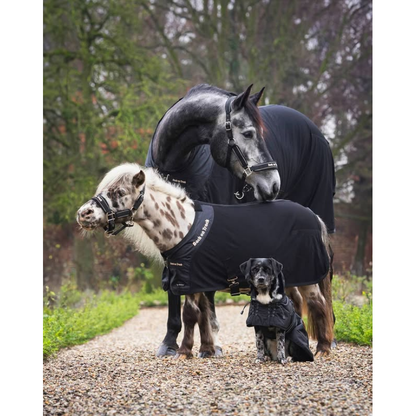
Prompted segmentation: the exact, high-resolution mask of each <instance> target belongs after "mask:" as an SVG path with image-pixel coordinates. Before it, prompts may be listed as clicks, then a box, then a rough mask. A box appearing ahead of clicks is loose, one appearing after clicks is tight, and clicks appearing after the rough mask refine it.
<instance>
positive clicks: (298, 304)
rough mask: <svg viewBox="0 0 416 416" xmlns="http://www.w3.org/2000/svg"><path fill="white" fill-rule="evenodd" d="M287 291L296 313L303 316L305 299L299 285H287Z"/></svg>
mask: <svg viewBox="0 0 416 416" xmlns="http://www.w3.org/2000/svg"><path fill="white" fill-rule="evenodd" d="M285 293H286V295H287V296H289V298H290V299H291V300H292V302H293V306H294V307H295V311H296V313H297V314H298V315H299V316H300V317H301V316H302V307H303V299H302V295H301V294H300V292H299V289H298V288H297V287H287V288H286V289H285Z"/></svg>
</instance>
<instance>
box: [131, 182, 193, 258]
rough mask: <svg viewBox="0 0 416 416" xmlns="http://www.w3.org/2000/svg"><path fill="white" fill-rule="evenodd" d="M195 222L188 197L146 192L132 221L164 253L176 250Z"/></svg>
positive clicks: (150, 190) (152, 191) (153, 191)
mask: <svg viewBox="0 0 416 416" xmlns="http://www.w3.org/2000/svg"><path fill="white" fill-rule="evenodd" d="M194 220H195V210H194V203H193V202H192V200H191V199H190V198H188V197H187V196H184V195H182V196H181V197H176V196H173V195H169V194H166V193H164V192H162V191H155V190H152V189H146V196H145V199H144V200H143V204H142V206H141V207H140V210H139V211H138V212H137V214H136V216H135V222H137V223H138V224H139V226H140V227H141V228H142V229H143V231H144V232H145V233H146V234H147V236H148V237H149V238H150V239H151V240H152V241H153V243H154V244H155V245H156V247H157V248H158V250H159V251H160V252H161V253H163V252H164V251H167V250H170V249H171V248H173V247H175V246H176V245H177V244H178V243H179V242H180V241H181V240H182V239H183V238H184V236H185V235H186V234H187V233H188V231H189V229H190V228H191V226H192V224H193V223H194Z"/></svg>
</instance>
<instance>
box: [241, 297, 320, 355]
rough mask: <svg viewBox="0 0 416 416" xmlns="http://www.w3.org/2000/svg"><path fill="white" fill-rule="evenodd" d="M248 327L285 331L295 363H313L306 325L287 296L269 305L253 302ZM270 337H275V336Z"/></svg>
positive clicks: (247, 322)
mask: <svg viewBox="0 0 416 416" xmlns="http://www.w3.org/2000/svg"><path fill="white" fill-rule="evenodd" d="M246 325H247V326H249V327H250V326H262V327H267V328H269V327H274V328H279V329H281V330H283V331H285V339H286V342H287V343H288V353H289V355H290V356H291V357H292V359H293V361H313V354H312V351H311V350H310V348H309V339H308V333H307V332H306V329H305V325H304V324H303V321H302V318H301V317H300V316H299V315H298V314H297V313H296V312H295V308H294V306H293V303H292V301H291V300H290V299H289V298H288V297H287V296H286V295H284V296H283V297H282V299H280V300H273V301H272V302H271V303H269V304H267V305H263V304H262V303H260V302H258V301H256V300H252V301H251V303H250V309H249V311H248V317H247V321H246ZM270 335H271V337H274V335H275V334H274V333H271V334H270Z"/></svg>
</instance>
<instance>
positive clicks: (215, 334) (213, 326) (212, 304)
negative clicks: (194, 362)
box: [205, 292, 223, 357]
mask: <svg viewBox="0 0 416 416" xmlns="http://www.w3.org/2000/svg"><path fill="white" fill-rule="evenodd" d="M205 296H206V297H207V299H208V301H209V307H210V309H211V314H210V320H211V329H212V335H213V337H214V346H215V356H216V357H222V355H223V354H222V347H221V344H220V342H219V340H218V332H219V331H220V324H219V322H218V319H217V314H216V313H215V299H214V298H215V292H205Z"/></svg>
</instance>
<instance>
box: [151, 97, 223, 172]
mask: <svg viewBox="0 0 416 416" xmlns="http://www.w3.org/2000/svg"><path fill="white" fill-rule="evenodd" d="M226 100H227V96H226V95H221V94H218V93H205V94H196V95H191V96H189V97H185V98H183V99H182V100H181V101H179V102H178V103H177V104H175V105H174V106H173V107H172V108H171V109H170V110H168V112H167V113H166V114H165V116H164V117H163V119H162V120H161V122H160V123H159V126H158V128H157V131H156V133H155V136H154V139H153V144H152V146H153V147H152V152H153V158H154V160H155V162H156V164H157V165H158V167H159V169H160V170H162V171H164V170H165V171H168V170H174V169H175V168H177V167H178V166H180V165H182V164H183V162H184V161H185V160H186V159H187V158H188V157H189V154H190V152H191V150H192V149H193V148H194V147H196V146H199V145H201V144H206V143H209V141H210V139H211V138H212V133H213V130H214V129H215V127H216V125H217V120H218V118H219V116H220V115H221V113H222V112H224V105H225V101H226Z"/></svg>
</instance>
